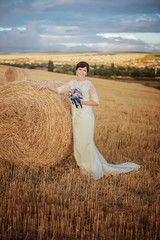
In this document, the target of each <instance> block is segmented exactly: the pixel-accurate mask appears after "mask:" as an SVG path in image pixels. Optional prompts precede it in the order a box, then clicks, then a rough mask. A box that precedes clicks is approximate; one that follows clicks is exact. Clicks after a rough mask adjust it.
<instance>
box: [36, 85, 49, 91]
mask: <svg viewBox="0 0 160 240" xmlns="http://www.w3.org/2000/svg"><path fill="white" fill-rule="evenodd" d="M47 87H48V86H47V85H40V86H38V90H41V89H45V88H47Z"/></svg>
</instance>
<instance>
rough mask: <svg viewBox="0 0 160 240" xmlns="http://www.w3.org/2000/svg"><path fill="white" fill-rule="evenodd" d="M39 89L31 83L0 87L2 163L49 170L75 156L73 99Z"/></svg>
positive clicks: (0, 154)
mask: <svg viewBox="0 0 160 240" xmlns="http://www.w3.org/2000/svg"><path fill="white" fill-rule="evenodd" d="M54 85H55V86H56V85H57V84H56V82H55V84H54ZM58 85H59V83H58ZM37 87H38V85H37V84H33V83H30V82H20V83H10V84H5V85H3V86H1V87H0V91H1V96H0V146H1V149H0V159H4V160H8V161H11V162H15V163H17V164H21V163H24V164H27V165H39V166H46V165H54V164H55V163H57V162H59V161H61V160H62V159H64V158H66V157H67V156H69V155H70V154H71V153H72V151H73V139H72V135H73V133H72V119H71V104H70V101H69V99H68V98H66V97H65V95H59V94H54V93H53V92H51V91H49V90H46V89H45V90H44V89H43V90H41V91H38V90H37Z"/></svg>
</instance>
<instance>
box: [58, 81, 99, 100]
mask: <svg viewBox="0 0 160 240" xmlns="http://www.w3.org/2000/svg"><path fill="white" fill-rule="evenodd" d="M75 88H78V89H80V91H81V92H82V94H83V99H82V101H89V100H90V98H92V100H94V101H95V102H96V103H99V98H98V95H97V92H96V89H95V87H94V85H93V83H92V82H90V81H89V80H85V81H77V80H71V81H70V82H68V83H66V84H64V85H62V86H60V87H58V88H57V90H58V93H63V92H69V91H70V90H71V89H75Z"/></svg>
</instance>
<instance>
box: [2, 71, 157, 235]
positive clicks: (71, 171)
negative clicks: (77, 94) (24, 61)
mask: <svg viewBox="0 0 160 240" xmlns="http://www.w3.org/2000/svg"><path fill="white" fill-rule="evenodd" d="M32 73H33V76H34V77H31V76H32ZM29 74H30V79H31V81H34V79H35V80H36V79H37V80H36V81H38V78H39V77H40V78H41V79H42V78H44V79H49V77H50V78H51V80H52V79H54V80H57V81H61V82H63V83H65V82H67V81H68V80H69V79H74V76H69V75H67V76H65V75H62V74H56V75H55V74H54V73H49V74H48V73H45V72H42V71H36V72H35V71H34V70H32V71H31V70H30V72H29ZM35 76H36V77H35ZM89 80H91V81H92V82H93V83H94V84H95V86H96V89H97V92H98V95H99V98H100V105H99V106H98V107H94V108H93V111H94V113H95V144H96V146H97V147H98V149H99V151H100V152H101V153H102V155H103V156H104V157H105V158H106V160H107V161H108V162H110V163H122V162H127V161H131V162H135V163H138V164H140V165H141V168H140V169H139V170H138V171H135V172H134V171H133V172H130V173H126V174H120V175H115V176H110V177H105V176H104V177H103V178H101V179H100V180H97V181H96V180H93V179H92V178H89V177H86V176H83V175H82V174H81V173H80V170H79V167H78V166H77V164H76V162H75V160H74V158H73V156H72V155H70V156H68V157H67V158H65V159H63V160H62V161H61V162H59V163H57V164H56V165H54V166H52V167H48V166H45V167H42V166H41V167H35V166H34V167H32V166H30V167H29V166H25V165H22V164H15V163H11V162H9V161H6V160H1V161H0V179H1V185H0V214H1V216H0V239H23V240H24V239H26V240H27V239H28V240H29V239H37V240H43V239H44V240H46V239H48V240H50V239H52V240H63V239H68V240H70V239H74V240H77V239H80V240H88V239H89V240H91V239H93V240H97V239H100V240H112V239H116V240H123V239H126V240H130V239H137V240H143V239H145V240H148V239H149V240H152V239H155V240H156V239H157V240H158V239H159V238H160V233H159V229H160V218H159V216H160V207H159V202H160V184H159V183H160V171H159V169H160V138H159V136H160V124H159V119H160V92H159V91H158V90H156V89H152V88H149V87H145V86H141V85H132V84H129V83H122V82H116V81H110V80H102V79H93V78H92V79H91V78H90V79H89ZM11 84H13V83H11ZM2 87H3V86H2ZM44 91H45V90H44ZM57 125H58V123H57ZM46 141H47V140H46ZM48 141H50V139H48ZM6 151H7V150H6Z"/></svg>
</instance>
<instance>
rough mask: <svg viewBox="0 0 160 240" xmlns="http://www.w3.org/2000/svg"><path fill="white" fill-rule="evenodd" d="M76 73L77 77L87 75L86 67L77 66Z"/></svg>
mask: <svg viewBox="0 0 160 240" xmlns="http://www.w3.org/2000/svg"><path fill="white" fill-rule="evenodd" d="M76 73H77V76H78V77H81V78H83V77H85V76H86V75H87V68H86V67H84V68H81V67H79V68H78V69H77V70H76Z"/></svg>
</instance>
